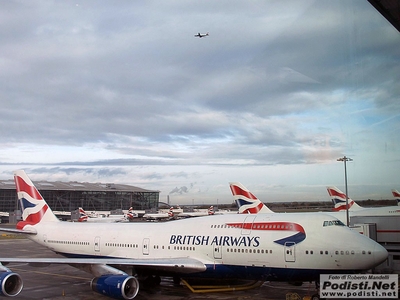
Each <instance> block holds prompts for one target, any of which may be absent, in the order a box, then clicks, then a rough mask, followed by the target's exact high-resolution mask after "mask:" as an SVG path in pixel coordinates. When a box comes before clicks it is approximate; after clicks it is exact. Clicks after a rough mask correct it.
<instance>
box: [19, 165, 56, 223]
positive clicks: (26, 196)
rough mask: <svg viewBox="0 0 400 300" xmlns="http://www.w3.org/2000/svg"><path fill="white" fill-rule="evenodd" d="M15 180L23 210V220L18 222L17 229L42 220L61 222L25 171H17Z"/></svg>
mask: <svg viewBox="0 0 400 300" xmlns="http://www.w3.org/2000/svg"><path fill="white" fill-rule="evenodd" d="M14 181H15V187H16V189H17V194H18V199H19V202H20V204H21V210H22V221H20V222H18V224H17V229H25V226H27V225H32V226H33V225H36V224H38V223H40V222H59V220H58V219H57V217H56V216H55V215H54V214H53V212H52V210H51V209H50V207H49V206H48V204H47V203H46V201H45V200H44V199H43V197H42V195H40V193H39V191H38V190H37V189H36V187H35V186H34V185H33V183H32V181H31V180H30V179H29V177H28V176H27V175H26V174H25V171H23V170H19V171H15V172H14Z"/></svg>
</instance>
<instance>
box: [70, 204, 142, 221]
mask: <svg viewBox="0 0 400 300" xmlns="http://www.w3.org/2000/svg"><path fill="white" fill-rule="evenodd" d="M78 210H79V219H78V222H97V223H99V222H103V223H124V222H130V220H131V219H133V218H137V217H138V215H137V214H136V213H135V212H134V211H133V208H132V207H131V208H129V210H128V213H127V214H124V215H111V214H110V215H108V216H105V215H104V216H103V215H96V216H92V215H88V214H87V213H86V211H85V210H84V209H83V208H82V207H79V208H78Z"/></svg>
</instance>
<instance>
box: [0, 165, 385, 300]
mask: <svg viewBox="0 0 400 300" xmlns="http://www.w3.org/2000/svg"><path fill="white" fill-rule="evenodd" d="M14 180H15V185H16V189H17V195H18V199H19V201H20V204H21V209H22V221H20V222H18V223H17V225H16V228H15V229H10V228H0V231H5V232H13V233H20V234H25V235H26V236H27V237H28V238H29V239H31V240H32V241H34V242H36V243H38V244H40V245H42V246H44V247H47V248H48V249H50V250H52V251H54V252H56V253H58V254H61V255H63V256H64V258H45V257H43V258H33V257H31V258H0V262H1V264H0V283H1V284H0V294H1V295H4V296H16V295H18V294H19V293H20V292H21V290H22V288H23V281H22V277H21V276H20V275H19V274H17V273H15V272H13V271H12V270H11V269H12V266H9V268H8V267H5V266H4V265H3V264H5V263H31V264H69V265H72V266H74V267H76V268H79V269H81V270H84V271H86V272H88V273H90V274H92V275H93V277H94V278H93V280H92V281H91V283H90V286H91V289H92V290H93V291H95V292H97V293H100V294H102V295H105V296H108V297H111V298H115V299H133V298H135V296H136V295H137V294H138V291H139V286H140V283H139V280H140V279H144V278H146V276H149V275H152V276H175V277H180V278H198V277H201V278H237V279H253V280H271V281H317V280H319V276H320V274H332V273H339V274H345V273H359V272H361V271H363V270H368V269H371V268H373V267H374V266H376V265H379V264H380V263H382V262H383V261H385V260H386V258H387V256H388V252H387V251H386V250H385V248H383V247H382V246H381V245H379V244H378V243H376V242H374V241H373V240H371V239H369V238H367V237H365V236H363V235H360V234H358V233H356V232H354V231H352V230H350V229H349V228H347V227H346V226H344V225H343V223H342V222H340V221H339V220H338V219H336V218H334V217H332V216H329V215H325V214H322V213H315V214H313V215H312V217H310V214H309V215H308V216H305V215H304V214H296V213H293V214H262V213H260V214H256V215H248V214H227V215H218V216H213V217H212V218H210V217H198V218H188V219H181V220H176V221H173V222H167V223H146V222H143V223H139V222H135V223H129V224H128V223H122V224H114V223H95V224H90V223H88V224H81V223H79V222H63V221H60V220H59V219H57V218H56V217H55V215H54V214H53V212H52V210H51V208H50V207H49V206H48V204H47V203H46V201H45V199H43V197H42V196H41V194H40V193H39V191H38V190H37V189H36V187H35V186H34V185H33V183H32V181H31V180H30V179H29V177H28V176H27V175H26V173H25V172H24V171H23V170H19V171H15V173H14ZM332 237H335V238H332ZM338 237H340V242H338V239H337V238H338ZM41 288H42V287H41Z"/></svg>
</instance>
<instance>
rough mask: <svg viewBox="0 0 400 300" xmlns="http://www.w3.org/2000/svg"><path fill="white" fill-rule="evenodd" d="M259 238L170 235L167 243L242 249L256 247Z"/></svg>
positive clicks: (258, 243)
mask: <svg viewBox="0 0 400 300" xmlns="http://www.w3.org/2000/svg"><path fill="white" fill-rule="evenodd" d="M259 239H260V237H259V236H254V237H250V236H241V237H237V236H227V235H223V236H214V237H210V236H208V235H175V234H173V235H171V237H170V239H169V243H170V244H171V245H192V246H199V245H202V246H207V245H215V246H227V247H232V246H242V247H258V246H259V245H260V241H259Z"/></svg>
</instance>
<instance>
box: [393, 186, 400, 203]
mask: <svg viewBox="0 0 400 300" xmlns="http://www.w3.org/2000/svg"><path fill="white" fill-rule="evenodd" d="M392 194H393V197H394V198H396V200H397V205H399V206H400V193H399V192H398V191H397V190H392Z"/></svg>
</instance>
